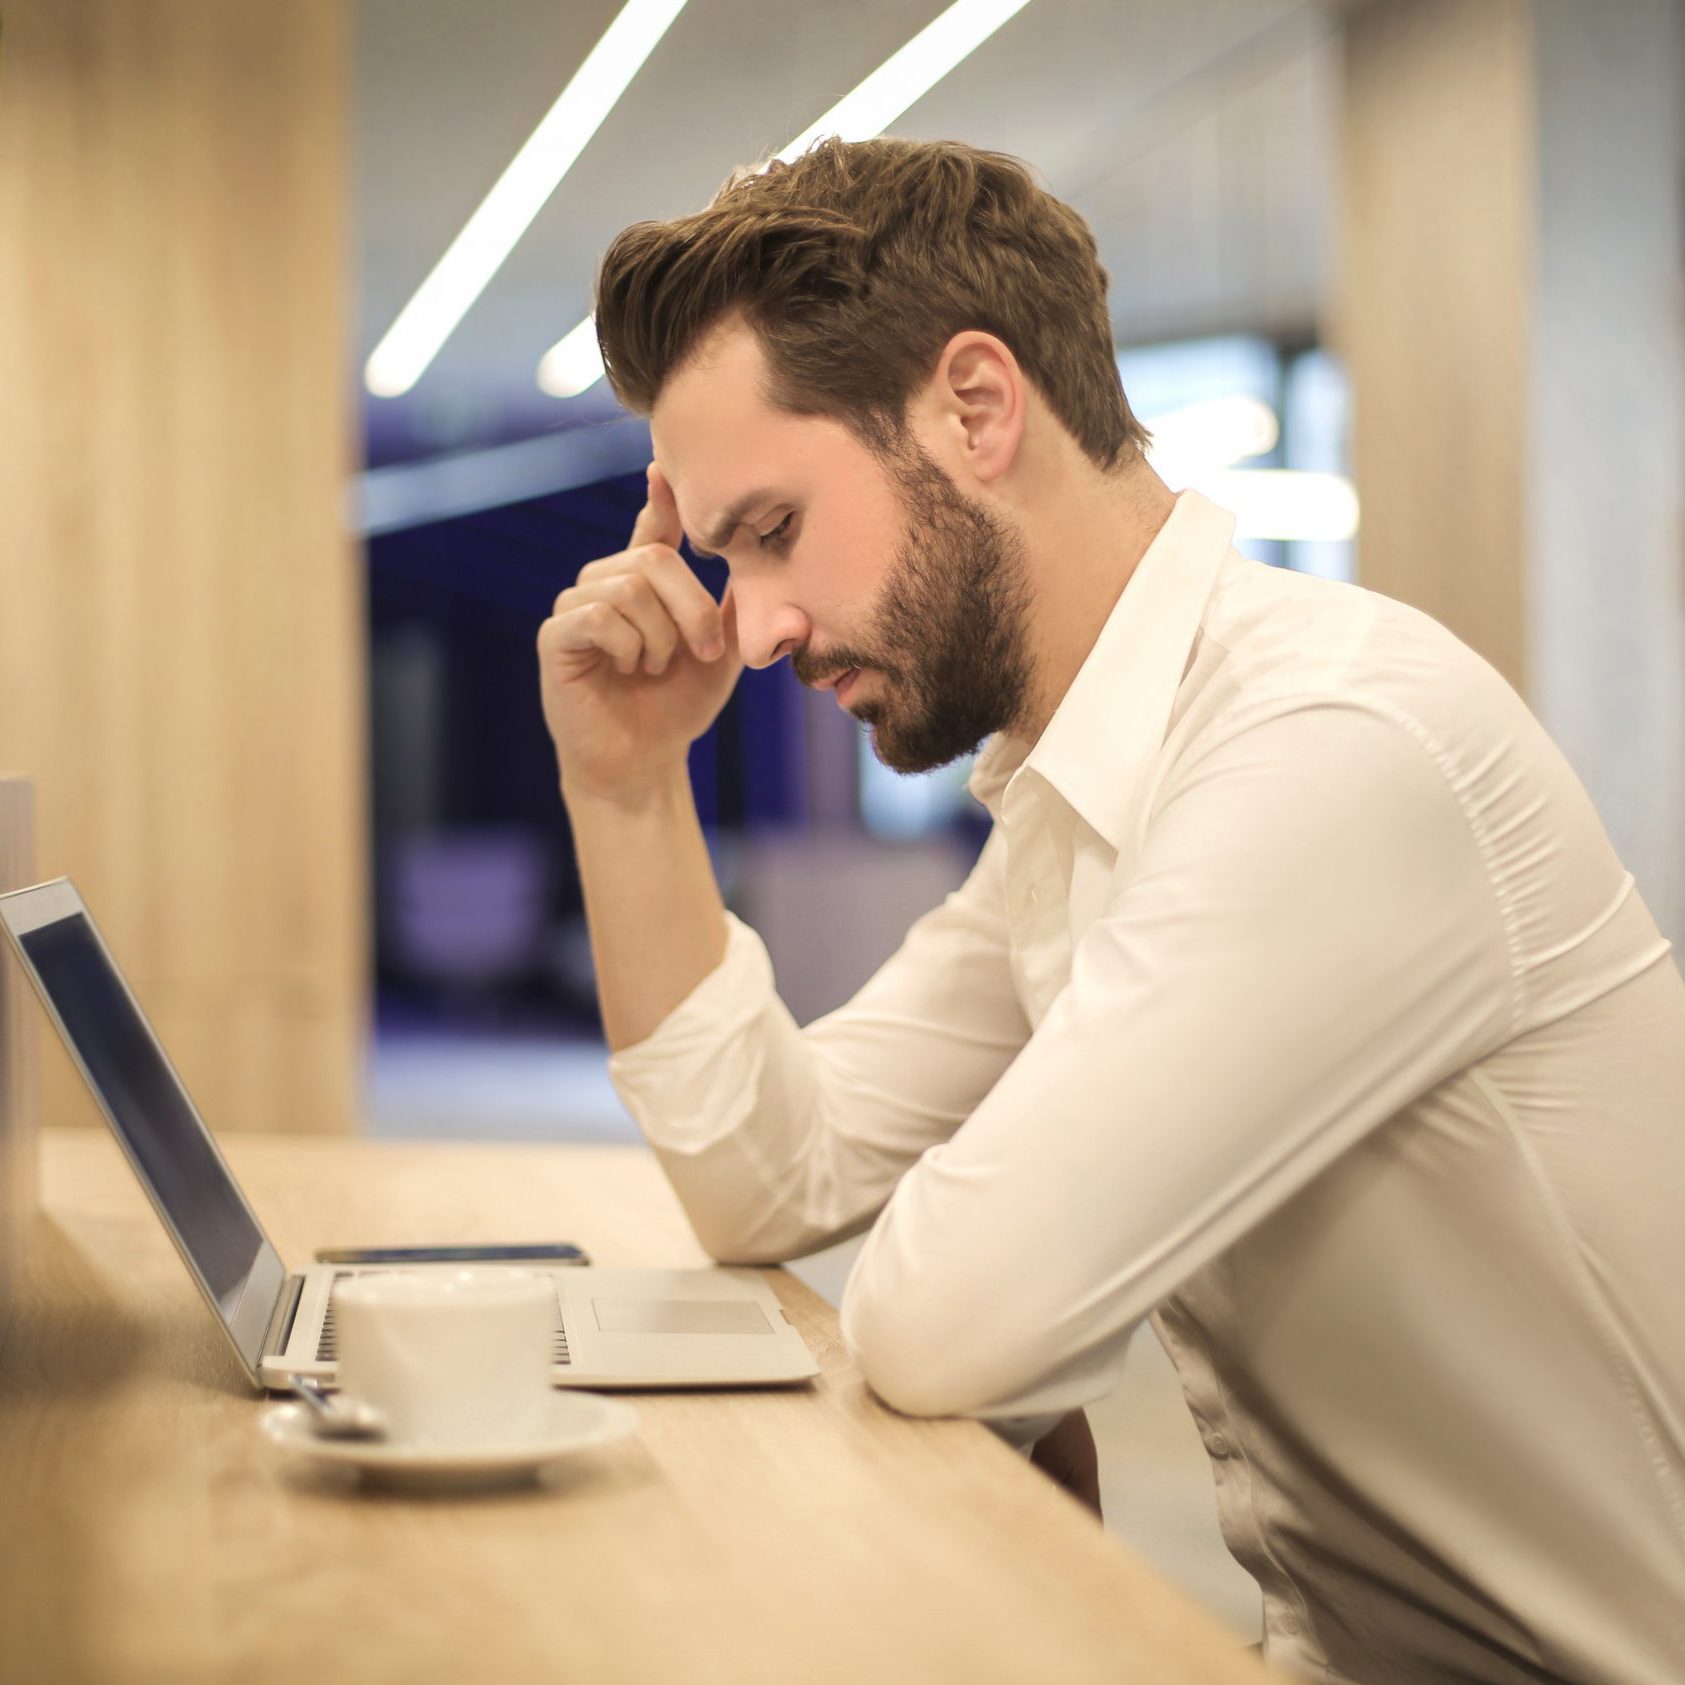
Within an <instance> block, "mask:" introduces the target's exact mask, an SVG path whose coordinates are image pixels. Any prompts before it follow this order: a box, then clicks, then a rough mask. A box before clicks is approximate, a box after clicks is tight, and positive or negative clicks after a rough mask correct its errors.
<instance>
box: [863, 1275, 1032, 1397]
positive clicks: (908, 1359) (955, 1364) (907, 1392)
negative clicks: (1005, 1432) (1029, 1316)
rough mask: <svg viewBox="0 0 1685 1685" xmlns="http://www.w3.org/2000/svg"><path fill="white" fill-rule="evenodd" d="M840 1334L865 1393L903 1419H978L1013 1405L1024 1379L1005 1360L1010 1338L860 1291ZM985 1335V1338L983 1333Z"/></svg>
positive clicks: (977, 1323) (994, 1327)
mask: <svg viewBox="0 0 1685 1685" xmlns="http://www.w3.org/2000/svg"><path fill="white" fill-rule="evenodd" d="M841 1320H842V1334H843V1339H844V1341H845V1342H846V1344H847V1345H848V1348H849V1350H850V1351H851V1352H852V1353H853V1355H854V1361H855V1363H856V1365H857V1367H858V1368H859V1370H860V1373H861V1375H862V1376H863V1377H864V1378H865V1381H866V1385H867V1386H869V1387H870V1388H871V1389H872V1391H873V1392H874V1393H875V1394H876V1395H877V1396H878V1398H879V1399H881V1400H882V1401H883V1403H885V1404H887V1405H888V1406H889V1408H890V1409H891V1410H895V1411H898V1412H899V1413H900V1414H901V1415H903V1416H980V1415H984V1414H986V1413H987V1412H988V1411H989V1410H991V1409H992V1408H994V1407H995V1406H997V1405H998V1404H999V1403H1000V1402H1001V1401H1002V1400H1003V1399H1006V1398H1009V1397H1010V1396H1011V1395H1012V1393H1013V1392H1014V1391H1016V1390H1017V1389H1018V1387H1019V1386H1021V1384H1022V1377H1021V1376H1020V1375H1019V1374H1017V1373H1016V1369H1017V1366H1016V1365H1014V1366H1013V1368H1014V1372H1012V1373H1008V1372H1007V1370H1006V1368H1005V1366H1004V1363H1003V1358H1004V1357H1005V1354H1006V1353H1007V1352H1008V1351H1010V1349H1011V1347H1010V1343H1009V1342H1010V1339H1011V1336H1010V1334H1008V1333H1006V1332H1005V1331H1003V1330H1002V1329H1000V1327H999V1325H998V1323H995V1324H990V1323H989V1322H987V1321H986V1320H975V1319H974V1320H971V1321H970V1322H969V1325H968V1322H967V1320H966V1316H965V1313H964V1312H963V1311H960V1310H958V1308H957V1307H956V1308H955V1313H954V1314H952V1315H950V1314H947V1313H946V1312H945V1311H944V1310H943V1309H942V1308H941V1307H938V1306H932V1307H929V1308H927V1309H922V1310H921V1309H919V1308H915V1307H914V1306H911V1305H909V1304H908V1303H907V1302H906V1301H905V1300H904V1299H903V1300H900V1301H897V1302H889V1303H885V1302H883V1301H880V1300H877V1299H874V1298H873V1297H872V1296H871V1295H870V1293H869V1292H868V1291H865V1290H859V1289H858V1288H857V1278H856V1279H853V1280H851V1281H850V1283H849V1289H848V1291H847V1292H845V1293H844V1295H843V1303H842V1318H841ZM984 1330H986V1331H987V1334H986V1337H984V1334H983V1331H984Z"/></svg>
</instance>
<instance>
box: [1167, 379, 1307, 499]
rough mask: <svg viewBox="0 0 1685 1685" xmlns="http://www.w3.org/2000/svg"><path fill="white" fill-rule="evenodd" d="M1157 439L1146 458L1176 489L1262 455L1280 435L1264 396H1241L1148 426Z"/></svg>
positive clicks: (1207, 401)
mask: <svg viewBox="0 0 1685 1685" xmlns="http://www.w3.org/2000/svg"><path fill="white" fill-rule="evenodd" d="M1146 428H1147V431H1148V432H1149V433H1151V434H1152V436H1153V442H1152V446H1151V448H1150V449H1149V450H1148V452H1147V460H1148V461H1149V462H1151V463H1152V465H1153V467H1154V468H1155V469H1156V470H1157V471H1158V473H1159V475H1160V477H1161V478H1162V479H1163V480H1164V483H1165V484H1166V485H1167V486H1169V487H1170V488H1171V489H1172V490H1177V489H1179V488H1181V487H1182V486H1186V485H1191V484H1193V482H1194V481H1196V480H1198V479H1199V478H1200V477H1201V476H1202V475H1205V474H1209V473H1212V472H1214V471H1215V470H1216V469H1219V468H1227V467H1229V466H1231V464H1233V463H1236V462H1243V461H1245V459H1246V458H1247V457H1249V456H1262V455H1263V454H1264V452H1265V451H1268V450H1274V449H1275V442H1276V440H1277V439H1278V438H1280V436H1281V425H1280V423H1279V422H1278V421H1277V420H1276V417H1275V411H1274V410H1272V409H1271V408H1270V406H1269V405H1268V404H1266V403H1264V402H1263V400H1262V399H1259V398H1249V397H1245V396H1242V395H1240V394H1238V393H1237V394H1234V395H1233V396H1230V397H1226V398H1204V399H1201V400H1200V401H1199V402H1198V403H1193V404H1184V405H1183V406H1182V407H1181V408H1179V409H1174V410H1171V411H1169V412H1168V413H1167V414H1164V415H1158V416H1153V417H1151V418H1149V419H1148V421H1147V422H1146Z"/></svg>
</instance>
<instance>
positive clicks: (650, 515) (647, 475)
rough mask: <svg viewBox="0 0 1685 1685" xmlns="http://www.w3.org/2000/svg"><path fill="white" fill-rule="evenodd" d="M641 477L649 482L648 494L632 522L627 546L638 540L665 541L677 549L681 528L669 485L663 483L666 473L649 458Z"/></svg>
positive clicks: (681, 534)
mask: <svg viewBox="0 0 1685 1685" xmlns="http://www.w3.org/2000/svg"><path fill="white" fill-rule="evenodd" d="M644 479H645V481H646V482H647V484H648V486H649V495H648V497H647V499H646V500H645V502H644V506H643V508H642V509H640V510H639V511H638V518H637V520H635V521H634V522H633V523H632V542H631V543H630V544H629V545H628V546H627V548H628V549H635V548H636V547H637V546H638V545H640V544H665V545H668V546H669V547H670V548H672V549H674V550H677V549H678V547H679V542H680V540H681V539H683V537H684V535H685V531H684V526H683V524H682V523H681V522H680V520H679V505H678V500H677V499H676V498H675V497H674V496H673V488H672V487H671V486H670V485H668V484H667V476H666V475H665V474H663V473H662V472H661V470H660V469H659V468H657V467H656V465H655V464H654V463H653V462H652V463H651V464H650V465H649V467H648V468H646V469H645V470H644Z"/></svg>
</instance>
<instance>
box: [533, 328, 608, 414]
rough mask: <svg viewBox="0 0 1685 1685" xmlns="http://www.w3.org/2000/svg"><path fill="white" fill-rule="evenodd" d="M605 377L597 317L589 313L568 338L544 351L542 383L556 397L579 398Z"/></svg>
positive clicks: (541, 366) (539, 378)
mask: <svg viewBox="0 0 1685 1685" xmlns="http://www.w3.org/2000/svg"><path fill="white" fill-rule="evenodd" d="M602 378H603V352H602V347H601V346H600V345H598V344H597V318H596V317H595V316H587V317H586V318H585V320H584V321H583V322H581V323H580V324H579V326H578V327H577V328H575V329H574V330H573V332H572V333H570V334H569V335H568V336H567V337H566V338H565V339H559V340H557V341H556V343H555V344H554V345H552V346H551V347H550V349H549V350H548V351H546V352H545V353H544V360H543V361H542V362H541V363H540V364H539V365H538V384H539V385H540V386H542V387H543V388H544V390H545V391H546V392H548V393H549V394H550V396H551V397H552V398H577V397H578V396H579V394H580V393H581V392H587V391H589V390H590V389H591V388H592V387H593V386H595V385H596V384H597V382H598V381H599V380H601V379H602Z"/></svg>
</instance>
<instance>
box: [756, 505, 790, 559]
mask: <svg viewBox="0 0 1685 1685" xmlns="http://www.w3.org/2000/svg"><path fill="white" fill-rule="evenodd" d="M795 518H796V512H795V510H793V509H792V510H791V511H790V513H789V514H788V515H786V516H785V517H784V519H783V520H781V521H780V522H779V523H778V525H777V526H775V527H774V528H773V529H772V531H771V532H763V533H762V534H761V535H760V545H761V548H762V549H763V550H781V549H783V547H784V546H785V545H786V544H787V543H789V541H790V523H791V522H792V521H793V520H794V519H795Z"/></svg>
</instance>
